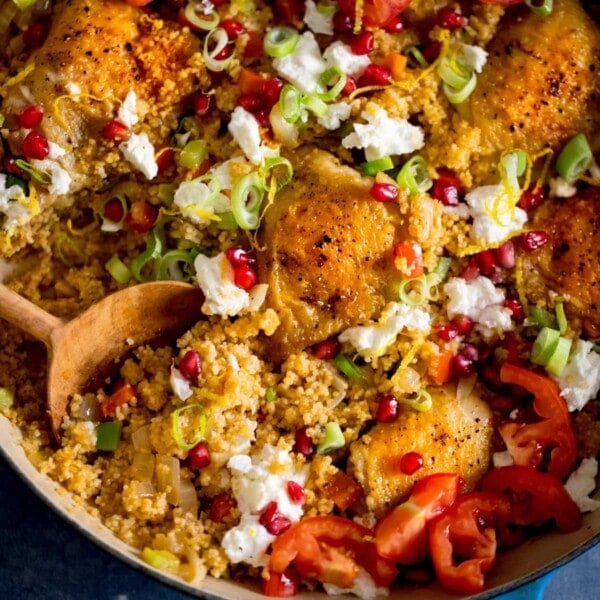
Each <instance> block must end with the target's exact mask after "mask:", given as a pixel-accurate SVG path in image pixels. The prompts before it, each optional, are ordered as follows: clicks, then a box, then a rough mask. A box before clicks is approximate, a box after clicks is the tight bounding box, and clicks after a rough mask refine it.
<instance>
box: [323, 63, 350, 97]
mask: <svg viewBox="0 0 600 600" xmlns="http://www.w3.org/2000/svg"><path fill="white" fill-rule="evenodd" d="M347 80H348V76H347V75H346V73H344V71H342V70H341V69H340V68H339V67H329V69H327V70H326V71H324V72H323V74H322V75H321V76H320V77H319V81H318V82H317V85H318V88H319V89H320V90H323V91H322V92H319V93H318V94H317V97H318V98H320V99H321V100H324V101H325V102H331V100H333V99H335V98H336V97H337V95H338V94H339V93H340V92H341V91H342V90H343V89H344V86H345V85H346V81H347ZM332 81H334V82H335V83H333V85H332V84H331V82H332ZM330 86H331V87H330Z"/></svg>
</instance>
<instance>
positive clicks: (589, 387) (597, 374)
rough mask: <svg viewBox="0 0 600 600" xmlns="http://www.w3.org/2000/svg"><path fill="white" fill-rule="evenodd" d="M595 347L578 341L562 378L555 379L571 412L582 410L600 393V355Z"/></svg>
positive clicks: (583, 341)
mask: <svg viewBox="0 0 600 600" xmlns="http://www.w3.org/2000/svg"><path fill="white" fill-rule="evenodd" d="M593 347H594V346H593V344H592V343H591V342H587V341H585V340H577V341H576V342H575V344H574V345H573V349H572V350H571V355H570V356H569V361H568V362H567V365H566V367H565V368H564V369H563V372H562V373H561V374H560V377H553V379H554V381H556V383H558V385H559V387H560V390H561V392H560V393H561V396H562V397H563V398H564V399H565V400H566V402H567V406H568V407H569V410H570V411H574V410H581V409H582V408H583V407H584V406H585V405H586V404H587V403H588V401H589V400H591V399H592V398H595V397H596V395H597V394H598V391H600V354H598V353H597V352H595V351H594V349H593Z"/></svg>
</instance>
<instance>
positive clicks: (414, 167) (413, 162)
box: [396, 155, 433, 196]
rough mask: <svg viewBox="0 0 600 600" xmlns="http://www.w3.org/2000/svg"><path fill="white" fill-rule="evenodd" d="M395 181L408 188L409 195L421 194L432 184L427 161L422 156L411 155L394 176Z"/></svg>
mask: <svg viewBox="0 0 600 600" xmlns="http://www.w3.org/2000/svg"><path fill="white" fill-rule="evenodd" d="M396 183H397V184H398V185H399V186H401V187H405V188H408V190H409V192H410V195H411V196H414V195H415V194H423V193H424V192H426V191H427V190H428V189H429V188H431V186H432V185H433V181H432V180H431V178H430V177H429V173H428V172H427V162H426V161H425V159H424V158H423V157H422V156H419V155H417V156H413V157H412V158H411V159H409V160H407V161H406V162H405V163H404V164H403V165H402V168H401V169H400V172H399V173H398V176H397V177H396Z"/></svg>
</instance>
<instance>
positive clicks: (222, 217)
mask: <svg viewBox="0 0 600 600" xmlns="http://www.w3.org/2000/svg"><path fill="white" fill-rule="evenodd" d="M218 217H219V220H218V221H215V222H214V223H213V224H214V225H215V227H217V229H223V230H225V231H231V230H233V229H237V228H238V224H237V221H236V220H235V217H234V215H233V213H232V212H224V213H219V215H218Z"/></svg>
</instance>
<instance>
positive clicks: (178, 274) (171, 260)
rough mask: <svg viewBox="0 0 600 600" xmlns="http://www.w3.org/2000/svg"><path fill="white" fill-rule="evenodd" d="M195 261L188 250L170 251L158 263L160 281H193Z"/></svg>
mask: <svg viewBox="0 0 600 600" xmlns="http://www.w3.org/2000/svg"><path fill="white" fill-rule="evenodd" d="M193 264H194V259H193V258H192V257H191V253H190V252H188V251H187V250H181V249H177V250H169V251H168V252H167V253H165V255H164V256H162V257H161V258H160V259H159V261H158V268H157V275H158V277H157V278H158V279H160V280H166V281H188V282H189V281H191V280H192V274H191V271H192V266H193ZM180 265H181V266H180Z"/></svg>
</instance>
